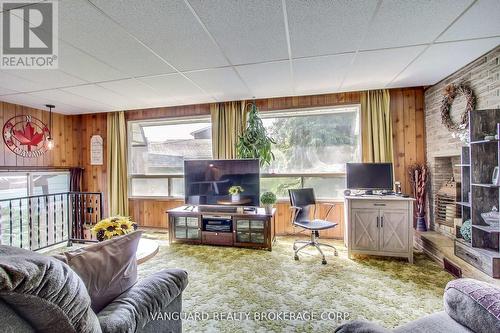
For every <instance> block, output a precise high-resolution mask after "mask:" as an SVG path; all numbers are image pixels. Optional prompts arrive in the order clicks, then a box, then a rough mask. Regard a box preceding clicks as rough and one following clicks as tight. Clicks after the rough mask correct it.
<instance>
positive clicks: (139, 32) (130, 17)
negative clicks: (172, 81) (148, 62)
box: [92, 0, 228, 70]
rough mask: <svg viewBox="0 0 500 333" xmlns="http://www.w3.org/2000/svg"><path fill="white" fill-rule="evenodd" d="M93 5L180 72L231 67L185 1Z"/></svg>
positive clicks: (128, 0)
mask: <svg viewBox="0 0 500 333" xmlns="http://www.w3.org/2000/svg"><path fill="white" fill-rule="evenodd" d="M92 3H94V4H95V5H96V6H97V7H99V8H100V9H101V10H103V11H104V12H106V13H107V14H108V15H109V16H111V17H112V18H113V19H115V20H116V21H118V22H119V23H120V24H121V25H122V26H123V27H125V28H126V29H127V31H129V32H130V33H132V34H133V35H134V36H135V37H137V38H138V39H140V40H141V41H142V42H144V43H145V44H146V45H148V46H149V47H150V48H151V49H153V50H154V51H155V52H157V53H158V54H160V55H161V56H162V57H163V58H165V59H166V60H168V61H169V62H170V63H171V64H172V65H173V66H175V67H176V68H177V69H179V70H192V69H204V68H213V67H220V66H226V65H228V63H227V61H226V59H225V58H224V56H223V55H222V53H221V52H220V50H219V49H218V47H217V46H216V45H215V44H214V43H213V42H212V40H210V38H209V36H208V35H207V33H206V32H205V31H204V30H203V28H202V27H201V25H200V24H199V22H198V21H197V20H196V19H195V17H194V15H193V14H192V13H191V11H190V10H189V8H188V7H187V6H186V4H185V3H184V2H183V1H164V0H149V1H136V0H126V1H109V0H92ZM221 15H223V14H221Z"/></svg>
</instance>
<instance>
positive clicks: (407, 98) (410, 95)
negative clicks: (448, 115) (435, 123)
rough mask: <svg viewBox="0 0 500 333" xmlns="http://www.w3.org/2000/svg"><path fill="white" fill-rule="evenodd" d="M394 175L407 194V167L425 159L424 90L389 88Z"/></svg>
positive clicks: (408, 185)
mask: <svg viewBox="0 0 500 333" xmlns="http://www.w3.org/2000/svg"><path fill="white" fill-rule="evenodd" d="M390 94H391V106H390V108H391V115H392V126H393V128H392V130H393V138H394V140H393V144H394V176H395V179H396V180H397V181H400V182H401V187H402V189H403V192H405V193H408V194H411V185H410V181H409V175H408V171H407V170H408V167H409V166H410V165H411V164H413V163H416V162H419V163H423V162H425V161H426V158H425V117H424V89H423V88H422V87H417V88H403V89H391V90H390Z"/></svg>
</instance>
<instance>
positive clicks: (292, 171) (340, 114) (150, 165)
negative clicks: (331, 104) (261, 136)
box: [128, 106, 361, 199]
mask: <svg viewBox="0 0 500 333" xmlns="http://www.w3.org/2000/svg"><path fill="white" fill-rule="evenodd" d="M261 117H262V118H263V122H264V125H265V126H266V128H267V130H268V132H269V134H270V135H271V136H272V137H273V138H274V140H275V141H276V144H274V145H273V153H274V155H275V157H276V159H275V161H274V162H273V163H272V164H271V165H270V166H267V167H264V168H262V170H261V177H262V179H261V192H263V191H273V192H275V193H277V195H278V196H279V197H282V198H284V197H288V193H287V190H288V189H290V188H301V187H313V188H314V189H315V192H316V196H317V197H318V198H328V199H331V198H340V197H342V190H343V189H344V188H345V163H346V162H357V161H361V137H360V114H359V107H358V106H346V107H338V108H322V109H311V110H309V109H308V110H297V111H295V110H293V111H286V112H262V113H261ZM128 134H129V137H128V140H129V182H130V188H129V191H130V196H132V197H147V196H150V197H163V196H169V197H183V196H184V179H183V178H182V175H183V162H184V159H211V158H212V142H211V126H210V119H209V118H194V119H193V118H190V119H182V120H178V119H177V120H168V121H167V120H165V121H132V122H129V124H128Z"/></svg>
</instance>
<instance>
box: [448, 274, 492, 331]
mask: <svg viewBox="0 0 500 333" xmlns="http://www.w3.org/2000/svg"><path fill="white" fill-rule="evenodd" d="M444 308H445V310H446V313H447V314H448V315H449V316H450V317H452V318H453V319H455V320H456V321H457V322H459V323H460V324H462V325H464V326H467V327H468V328H470V329H471V330H472V331H474V332H477V333H489V332H500V289H499V288H496V287H494V286H493V285H490V284H488V283H486V282H481V281H477V280H473V279H458V280H453V281H451V282H449V283H448V284H447V285H446V289H445V293H444Z"/></svg>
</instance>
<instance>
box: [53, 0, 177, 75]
mask: <svg viewBox="0 0 500 333" xmlns="http://www.w3.org/2000/svg"><path fill="white" fill-rule="evenodd" d="M110 2H111V1H110ZM113 3H116V2H114V1H113ZM146 21H147V20H146ZM59 37H60V39H62V40H64V41H65V42H67V43H69V44H71V45H74V46H75V47H77V48H79V49H82V50H84V51H86V52H88V53H89V54H92V55H93V56H95V57H96V58H98V59H99V60H101V61H103V62H105V63H107V64H109V65H111V66H113V67H114V68H117V69H118V70H120V71H121V72H123V73H126V74H127V75H129V76H141V75H154V74H163V73H172V72H174V70H173V69H172V68H171V67H170V66H169V65H167V64H166V63H165V62H164V61H162V60H161V59H159V58H158V57H157V56H155V55H154V54H153V53H151V52H150V51H149V50H147V49H146V48H145V47H144V46H143V45H141V44H140V43H139V42H138V41H136V40H135V39H133V37H131V36H130V35H128V34H127V33H126V31H124V30H123V29H122V28H120V27H119V26H118V25H116V24H115V23H114V22H113V21H112V20H110V19H109V18H107V17H106V16H104V15H103V14H102V13H101V12H100V11H98V10H97V9H96V8H95V7H94V6H92V5H91V4H90V3H89V2H87V1H60V2H59ZM154 38H158V34H157V33H155V36H154ZM160 41H161V40H160Z"/></svg>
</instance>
